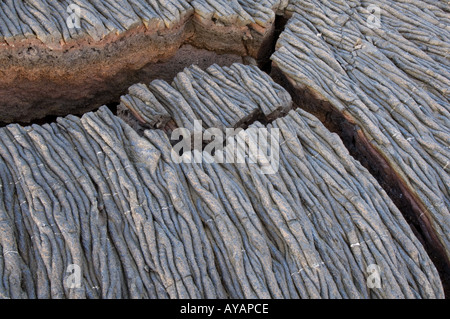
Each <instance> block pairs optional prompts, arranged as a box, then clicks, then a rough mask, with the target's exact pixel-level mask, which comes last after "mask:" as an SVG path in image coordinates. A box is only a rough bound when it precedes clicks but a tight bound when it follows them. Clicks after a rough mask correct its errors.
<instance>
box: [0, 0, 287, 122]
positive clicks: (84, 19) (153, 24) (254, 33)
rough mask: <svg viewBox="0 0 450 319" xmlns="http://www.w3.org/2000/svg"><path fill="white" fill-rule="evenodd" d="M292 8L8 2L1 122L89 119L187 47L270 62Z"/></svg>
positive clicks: (2, 14)
mask: <svg viewBox="0 0 450 319" xmlns="http://www.w3.org/2000/svg"><path fill="white" fill-rule="evenodd" d="M70 4H75V5H78V6H79V7H80V8H81V12H80V16H81V19H80V23H81V25H80V28H79V29H78V28H72V29H70V28H68V25H67V19H68V18H69V16H70V14H69V13H68V12H67V10H66V9H67V8H68V6H69V5H70ZM286 5H287V1H280V0H275V1H274V0H271V1H263V2H260V1H253V0H241V1H237V0H234V1H184V0H180V1H178V0H165V1H160V0H158V1H156V0H151V1H150V0H149V1H147V0H146V1H138V0H124V1H93V0H89V1H88V0H77V1H67V0H66V1H50V0H33V1H31V0H30V1H12V0H10V1H0V7H1V10H0V99H1V100H2V104H1V109H0V111H1V112H0V113H1V115H0V122H5V123H9V122H14V121H20V122H28V121H31V120H34V119H40V118H43V117H45V116H46V115H66V114H70V113H73V114H82V113H84V112H86V111H89V110H92V109H95V108H97V107H99V106H100V105H102V104H105V103H110V102H112V101H114V100H117V99H118V98H119V97H120V94H122V93H123V92H124V90H126V88H128V87H129V86H130V85H131V84H133V83H136V82H139V81H142V80H144V79H145V78H144V77H142V78H139V77H138V76H139V73H138V72H137V71H138V70H140V69H141V68H143V67H144V66H146V65H148V64H149V63H156V62H160V61H167V60H169V59H170V58H171V57H173V56H174V54H175V53H176V51H177V50H178V48H179V47H180V46H181V45H182V44H186V43H188V44H192V45H194V46H196V47H199V48H203V49H209V50H214V51H216V52H217V53H233V54H237V55H240V56H251V57H253V58H256V59H262V58H268V57H266V56H264V54H267V53H266V52H269V51H268V50H266V49H267V47H268V46H270V41H272V40H273V37H272V35H273V25H274V23H273V22H274V19H275V12H277V11H280V10H282V9H283V8H284V7H285V6H286ZM69 12H72V11H69ZM73 12H75V11H73ZM269 54H270V53H269ZM140 75H141V76H142V73H141V74H140Z"/></svg>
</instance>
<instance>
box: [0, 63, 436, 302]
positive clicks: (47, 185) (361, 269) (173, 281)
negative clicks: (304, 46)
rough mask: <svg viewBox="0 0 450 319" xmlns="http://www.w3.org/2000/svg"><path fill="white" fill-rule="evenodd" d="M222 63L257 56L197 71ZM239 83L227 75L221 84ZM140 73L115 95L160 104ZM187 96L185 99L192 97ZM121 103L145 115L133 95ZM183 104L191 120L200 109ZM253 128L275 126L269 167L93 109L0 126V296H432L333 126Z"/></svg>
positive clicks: (260, 78)
mask: <svg viewBox="0 0 450 319" xmlns="http://www.w3.org/2000/svg"><path fill="white" fill-rule="evenodd" d="M233 69H236V70H241V71H242V73H240V75H241V76H244V75H246V76H250V74H251V72H254V71H256V70H257V69H255V68H253V67H249V66H243V65H233V66H232V67H230V68H218V67H216V66H213V67H211V69H209V70H208V71H207V73H209V72H211V70H215V71H216V72H215V73H214V74H222V75H224V74H229V72H230V71H231V70H233ZM193 70H196V69H195V68H190V69H186V70H185V71H184V72H183V73H181V74H180V76H179V77H177V79H182V77H183V76H186V74H189V73H188V71H190V72H191V71H192V72H193ZM191 74H192V73H191ZM252 76H253V80H254V82H253V83H255V84H259V85H262V84H266V85H269V87H278V86H277V85H276V84H275V83H273V82H271V81H270V80H269V79H268V78H267V77H266V76H265V75H263V74H262V73H259V74H258V73H257V74H252ZM205 78H207V77H205ZM241 81H242V78H240V77H239V76H237V77H236V78H234V79H232V78H230V85H229V86H228V87H229V88H231V87H233V86H232V85H231V83H241ZM192 83H196V82H195V81H194V82H192ZM167 85H168V84H167ZM178 85H179V84H177V81H176V80H175V81H174V86H173V87H172V86H170V87H171V88H172V89H171V90H175V92H177V91H176V90H179V92H183V94H186V92H185V87H184V86H182V85H181V84H180V86H178ZM152 87H153V83H152V84H151V85H150V86H149V87H147V86H144V85H137V86H134V87H133V88H131V89H130V95H128V98H134V99H136V100H137V97H139V99H140V98H143V100H147V99H148V101H153V104H152V106H153V109H152V110H157V111H158V112H159V114H164V116H167V113H169V112H167V113H164V107H163V106H162V103H161V104H158V103H156V96H157V95H153V96H151V97H149V94H151V92H152V91H151V90H149V88H152ZM175 87H177V89H175ZM211 87H213V86H211ZM242 87H244V86H242ZM208 88H210V87H208ZM251 88H252V86H246V87H245V89H244V90H245V92H246V93H245V94H244V95H245V96H246V99H248V100H257V101H259V102H258V105H259V106H260V107H263V106H264V105H266V106H267V104H270V102H267V100H266V101H264V103H261V102H262V100H261V99H260V97H258V94H261V92H255V91H252V90H251ZM280 90H282V89H281V88H280ZM171 93H172V95H171V96H175V94H174V92H171ZM191 93H195V94H197V96H199V94H200V91H197V90H194V92H191ZM282 93H283V94H281V96H286V92H285V91H284V92H282ZM179 94H180V98H181V97H184V96H185V95H182V94H181V93H179ZM222 94H223V95H220V96H221V98H229V99H231V98H232V97H234V96H238V95H236V94H235V93H234V92H230V91H229V92H226V91H225V90H222ZM266 94H267V93H266ZM162 96H163V98H165V96H164V95H162ZM274 96H278V94H275V95H272V97H274ZM212 100H213V98H212V96H207V97H205V99H204V101H205V104H206V102H207V101H212ZM141 101H142V100H141ZM193 101H194V100H192V101H190V102H189V105H191V109H195V108H197V107H199V105H198V104H195V103H194V102H193ZM276 105H277V104H271V105H269V108H272V109H273V108H274V107H275V106H276ZM164 106H166V105H164ZM135 110H136V111H135V112H136V113H139V112H140V113H139V114H141V115H142V116H144V115H145V116H146V117H142V118H143V119H144V120H146V119H147V118H148V119H150V120H152V119H154V118H151V117H150V115H153V114H154V113H155V112H153V111H148V109H147V108H146V107H141V106H139V107H138V106H137V107H136V108H135ZM177 112H178V114H181V113H183V112H184V109H182V108H179V109H178V110H177ZM170 116H171V117H174V118H175V117H176V116H177V115H176V114H174V113H173V114H170ZM198 116H199V117H200V119H201V120H202V121H204V122H205V123H206V121H207V118H208V114H207V113H206V112H205V113H199V114H198ZM150 123H153V122H150ZM263 127H264V126H263V125H262V124H261V123H259V122H255V123H254V124H252V125H251V126H250V127H249V128H248V129H246V130H245V131H242V132H241V133H242V134H243V135H238V138H239V136H240V137H241V138H242V141H243V142H244V143H249V144H250V145H259V146H261V145H265V144H267V143H269V141H268V140H264V139H258V140H254V139H255V136H254V135H253V134H254V133H253V132H254V131H252V129H255V128H263ZM267 128H268V129H269V130H271V129H279V130H280V131H279V132H280V140H279V144H278V143H277V144H276V145H278V146H279V147H280V166H279V170H278V171H277V172H276V173H275V174H270V175H265V174H262V173H261V171H260V169H261V167H262V166H264V165H265V164H264V163H265V161H264V157H258V161H257V162H255V163H252V162H250V161H249V160H248V159H249V158H250V152H251V151H248V150H247V151H245V149H244V151H243V152H244V154H246V155H247V156H246V158H247V160H246V161H245V162H243V163H241V164H220V163H215V164H207V162H201V163H181V164H175V163H174V162H173V159H172V154H171V150H172V146H171V144H170V141H169V138H168V136H167V134H166V133H165V132H164V131H162V130H158V129H148V130H145V131H144V132H143V133H144V135H143V136H139V135H138V134H137V133H136V131H134V130H133V129H132V128H131V127H130V126H128V125H127V124H125V122H123V121H122V120H121V119H120V118H118V117H116V116H114V115H113V114H112V113H111V112H110V111H109V110H108V109H107V108H106V107H102V108H100V110H99V111H98V112H96V113H88V114H85V115H84V116H83V117H81V118H78V117H75V116H68V117H66V118H64V119H63V118H60V119H58V121H57V123H52V124H46V125H43V126H38V125H33V126H31V127H21V126H19V125H16V124H11V125H9V126H7V127H5V128H2V129H0V143H1V145H0V168H1V170H0V181H1V184H0V185H1V188H0V214H1V217H0V221H1V224H0V225H1V228H0V231H1V233H0V274H1V276H2V280H1V281H0V295H1V296H2V297H5V298H10V297H12V298H20V297H40V298H44V297H52V298H63V297H69V298H84V297H89V298H113V297H121V298H126V297H133V298H200V297H202V298H255V297H257V298H442V297H443V289H442V285H441V282H440V279H439V275H438V273H437V271H436V269H435V267H434V265H433V263H432V262H431V260H430V259H429V257H428V255H427V254H426V252H425V250H424V248H423V246H422V245H421V243H420V242H419V241H418V239H417V238H416V237H415V236H414V234H413V232H412V231H411V229H410V228H409V226H408V224H407V223H406V221H405V220H404V218H403V217H402V215H401V213H400V212H399V210H398V209H397V207H396V206H395V205H394V204H393V202H392V201H391V200H390V198H389V197H388V196H387V195H386V193H385V192H384V190H383V189H382V188H381V187H380V185H379V184H378V183H377V181H376V180H375V179H374V178H373V176H371V175H370V174H369V173H368V171H367V170H366V169H365V168H364V167H362V166H361V164H360V163H359V162H357V161H355V160H354V159H353V158H352V157H351V156H350V155H349V154H348V151H347V149H346V148H345V147H344V145H343V143H342V141H341V140H340V139H339V137H338V136H337V135H336V134H333V133H330V132H329V131H328V130H327V129H326V128H325V127H324V126H323V124H322V123H321V122H320V121H319V120H318V119H317V118H315V117H314V116H313V115H311V114H309V113H306V112H304V111H302V110H297V111H290V112H289V113H288V114H287V115H286V116H285V117H282V118H279V119H276V120H274V121H273V122H272V123H271V124H268V126H267ZM245 134H247V136H246V135H245ZM228 143H230V141H229V140H228V141H227V144H228ZM237 145H243V144H237ZM225 152H232V149H231V150H230V149H229V148H226V150H225ZM203 155H204V158H207V157H208V156H210V155H208V153H204V154H203ZM70 264H77V265H79V266H80V267H81V270H82V271H81V274H82V280H81V283H82V285H81V287H80V288H68V286H67V284H65V283H66V282H67V276H68V275H69V274H70V272H69V273H67V267H68V265H70ZM371 264H376V265H378V266H379V267H380V269H381V282H382V288H381V289H370V288H369V287H368V285H367V280H368V276H369V273H367V272H368V270H367V267H368V266H369V265H371Z"/></svg>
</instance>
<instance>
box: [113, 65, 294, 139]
mask: <svg viewBox="0 0 450 319" xmlns="http://www.w3.org/2000/svg"><path fill="white" fill-rule="evenodd" d="M128 92H129V94H128V95H125V96H122V97H121V105H120V106H119V108H122V109H123V108H125V107H126V108H128V109H129V110H130V111H131V112H132V113H133V114H134V115H135V117H136V118H137V119H138V120H139V121H140V122H141V123H143V124H144V123H145V124H146V125H148V126H149V127H151V128H164V127H165V126H166V125H167V124H168V122H169V120H170V119H172V118H173V119H174V122H175V124H176V125H177V126H178V127H183V128H187V129H188V130H189V131H193V130H194V128H193V126H194V121H195V120H201V121H202V124H203V128H210V127H214V128H219V129H221V130H225V128H236V127H240V126H242V125H244V124H245V123H247V122H253V121H254V120H255V119H257V118H264V120H265V121H271V120H273V119H275V118H277V117H279V116H282V115H283V114H286V113H287V112H288V111H289V110H290V109H291V108H292V99H291V97H290V95H289V94H288V93H287V92H286V90H285V89H284V88H283V87H281V86H280V85H278V84H276V83H275V82H273V81H272V79H271V78H270V77H269V76H268V75H267V74H266V73H264V72H262V71H261V70H260V69H258V68H257V67H256V66H244V65H242V64H238V63H235V64H233V65H231V66H230V67H220V66H218V65H216V64H214V65H212V66H210V67H209V68H207V69H206V70H205V71H203V70H201V69H200V68H199V67H197V66H195V65H193V66H190V67H189V68H186V69H184V71H183V72H180V73H178V74H177V76H176V77H175V79H174V81H173V83H172V85H170V84H169V83H167V82H165V81H161V80H155V81H152V82H151V83H150V84H149V85H148V86H146V85H145V84H136V85H133V86H131V87H130V88H129V90H128Z"/></svg>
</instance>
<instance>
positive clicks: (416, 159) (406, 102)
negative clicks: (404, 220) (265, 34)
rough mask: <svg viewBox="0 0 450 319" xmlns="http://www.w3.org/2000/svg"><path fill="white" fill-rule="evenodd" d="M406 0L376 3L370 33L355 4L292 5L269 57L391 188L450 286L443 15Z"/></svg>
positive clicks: (449, 136) (449, 140)
mask: <svg viewBox="0 0 450 319" xmlns="http://www.w3.org/2000/svg"><path fill="white" fill-rule="evenodd" d="M407 2H408V5H406V4H405V3H404V1H394V2H391V1H389V2H388V1H380V6H381V7H382V8H383V11H382V15H381V27H380V28H375V29H371V28H369V27H368V26H367V24H366V21H367V11H366V12H365V14H364V11H363V10H361V7H360V2H359V1H347V2H343V1H334V2H327V4H322V3H321V2H320V1H296V2H295V5H292V6H290V7H289V8H288V10H290V11H294V12H295V14H294V15H293V16H292V18H291V19H290V20H289V23H288V25H287V26H286V30H285V32H284V33H283V34H282V35H281V37H280V39H279V41H278V43H277V51H276V52H275V53H274V55H273V57H272V59H273V61H274V64H275V66H276V68H277V69H278V75H279V76H280V75H281V77H282V78H284V80H285V82H286V83H287V85H289V86H290V87H291V93H292V94H294V95H295V97H294V100H295V101H296V103H298V104H301V105H302V107H304V108H305V109H307V110H308V111H310V112H312V113H314V114H316V115H317V116H319V117H321V118H322V120H323V121H324V122H328V123H329V127H331V128H333V129H334V130H335V131H338V132H340V134H341V136H342V138H343V139H344V141H346V143H347V146H348V147H349V149H353V150H354V152H353V153H354V154H359V155H357V157H358V158H359V159H360V160H361V161H362V162H365V164H366V166H367V167H370V168H371V171H372V172H373V173H374V175H375V176H377V177H378V178H379V179H380V181H381V182H382V184H384V185H383V186H384V188H385V189H387V190H389V189H391V190H390V195H391V196H392V197H393V198H394V200H396V203H397V204H398V206H403V208H404V211H405V213H408V216H407V217H408V218H410V219H411V220H412V223H413V224H415V225H416V227H417V228H418V229H419V230H420V232H421V234H422V236H424V241H425V242H427V243H428V247H429V251H430V252H431V254H432V256H433V258H434V259H435V260H436V262H437V263H439V264H440V267H441V271H442V272H443V273H444V274H445V277H446V278H444V280H445V281H447V282H449V281H448V280H449V278H450V277H448V276H449V275H450V262H449V256H450V213H449V207H450V188H449V185H450V175H449V172H450V162H449V158H450V149H449V145H450V121H449V118H450V113H449V112H450V108H449V105H450V104H449V90H448V89H449V87H450V72H449V71H450V69H449V65H448V63H445V61H447V62H448V48H449V46H448V44H449V43H450V31H449V28H448V25H445V22H446V21H448V17H449V16H448V14H445V12H444V11H442V10H441V9H439V8H438V7H437V6H434V5H432V4H424V3H421V2H420V1H407ZM362 3H363V2H361V4H362ZM364 3H365V2H364ZM422 8H424V9H423V10H422ZM399 10H401V11H399ZM400 12H401V13H400ZM412 16H419V17H421V19H415V20H412V18H411V17H412ZM399 25H401V27H398V26H399ZM419 30H422V31H420V32H419ZM420 33H426V34H427V36H426V37H422V36H421V35H420ZM425 43H426V45H425ZM445 55H447V57H445ZM282 80H283V79H282Z"/></svg>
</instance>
